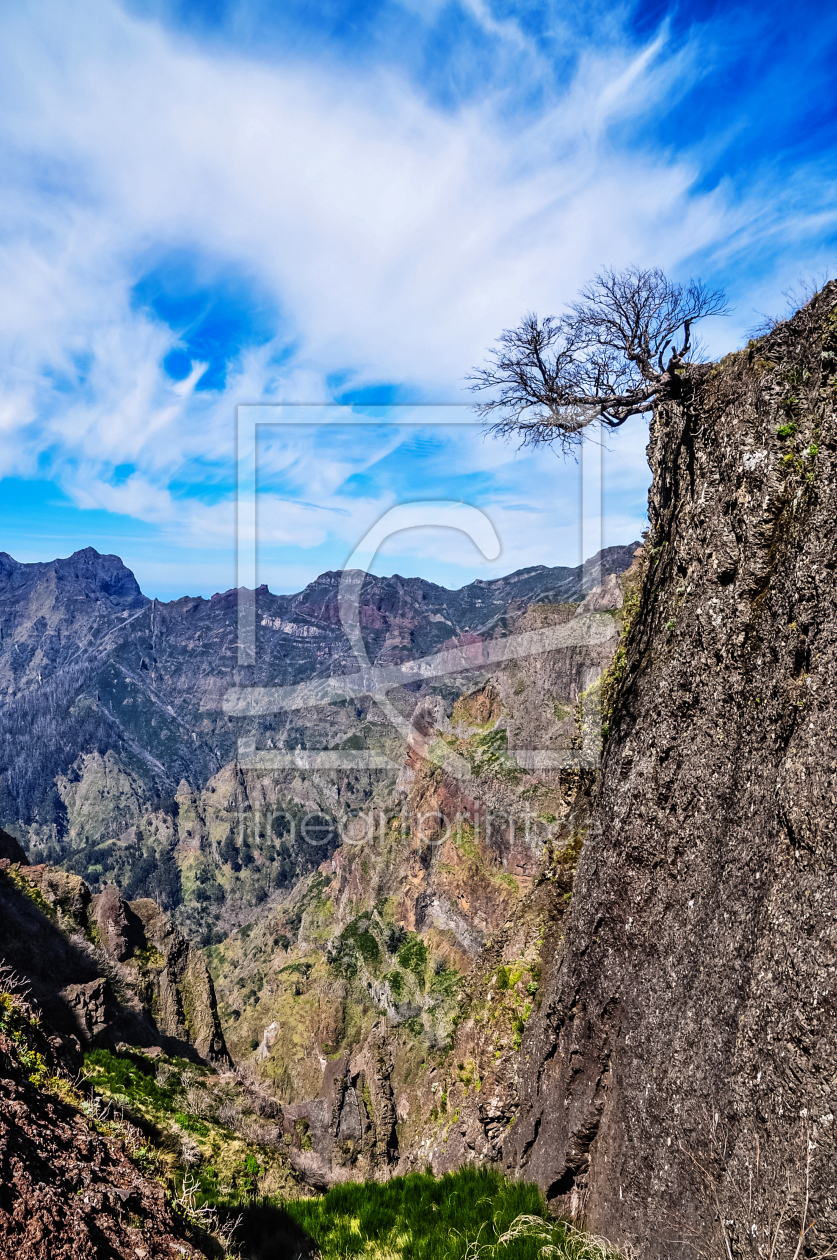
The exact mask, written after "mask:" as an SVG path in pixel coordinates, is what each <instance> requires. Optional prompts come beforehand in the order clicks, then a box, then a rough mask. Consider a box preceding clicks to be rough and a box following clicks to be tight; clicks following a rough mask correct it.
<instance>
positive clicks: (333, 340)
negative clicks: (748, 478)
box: [0, 0, 837, 599]
mask: <svg viewBox="0 0 837 1260" xmlns="http://www.w3.org/2000/svg"><path fill="white" fill-rule="evenodd" d="M834 64H837V9H835V8H834V7H833V6H827V5H824V4H822V3H817V4H816V5H815V4H813V3H805V2H804V0H803V2H802V3H797V4H795V5H788V4H786V3H782V4H780V3H778V2H777V0H759V2H758V3H755V2H754V0H745V2H744V3H741V4H738V5H736V4H734V3H729V2H727V3H725V4H723V5H721V4H720V3H717V4H716V3H709V2H703V0H699V2H698V3H693V4H689V5H685V4H682V5H681V4H665V3H657V2H653V3H646V4H642V3H641V4H624V5H621V4H603V3H595V2H593V0H590V2H586V0H578V2H574V3H573V4H568V3H552V2H551V0H531V2H526V0H520V2H519V3H514V2H510V0H504V2H499V0H498V2H496V3H492V2H491V0H445V2H443V0H421V2H420V3H419V0H374V2H373V0H368V2H366V3H361V2H354V3H352V2H350V0H323V2H322V3H318V4H316V5H313V4H310V3H306V2H305V0H283V3H282V4H276V3H275V2H271V3H268V2H267V0H265V2H264V3H259V2H257V0H242V2H240V3H237V2H234V0H229V2H227V0H205V2H203V3H201V2H200V0H188V2H187V0H183V2H182V3H177V2H176V0H133V2H129V0H123V2H122V3H119V2H118V0H75V3H73V4H70V3H69V2H68V0H27V3H25V4H22V5H5V6H2V8H0V209H2V213H0V287H1V288H2V291H3V301H2V303H0V434H2V441H0V550H4V551H7V552H9V553H10V554H11V555H13V556H14V557H15V558H16V559H18V560H23V561H31V560H47V559H51V558H53V557H55V556H57V555H67V554H69V553H70V552H72V551H73V550H75V549H77V548H81V547H85V546H88V545H92V546H94V547H96V548H97V549H98V550H100V551H103V552H115V553H116V554H119V555H120V556H122V558H123V559H124V560H125V562H126V563H127V564H129V565H130V567H131V568H132V569H133V570H134V572H135V573H136V574H137V577H138V579H139V581H140V584H141V586H142V588H143V590H145V591H146V592H147V593H148V594H150V595H155V596H158V597H160V598H165V599H168V598H175V597H177V596H179V595H184V594H189V595H195V594H203V595H210V594H212V593H213V592H214V591H216V590H225V589H228V588H229V587H232V586H234V585H236V583H237V581H238V576H239V573H238V569H237V554H238V553H237V547H236V486H237V476H238V472H239V471H240V470H239V469H238V467H237V459H238V454H239V453H240V445H239V444H238V443H239V438H238V428H237V416H238V414H239V413H238V411H237V409H238V408H239V407H240V406H241V405H242V404H270V405H275V406H276V408H277V410H276V416H277V423H276V424H275V425H271V426H266V427H265V428H264V430H263V431H260V438H259V447H258V461H259V471H258V485H259V509H258V521H259V526H258V580H259V581H265V582H267V583H268V585H269V586H270V587H271V589H272V590H275V591H292V590H298V589H301V588H302V587H303V586H304V585H305V584H306V583H307V582H308V581H310V580H312V579H313V578H314V577H315V576H316V575H317V574H318V573H319V572H321V571H323V570H325V569H335V568H340V567H343V566H344V565H345V564H346V563H347V562H348V560H349V558H350V557H351V556H352V554H353V553H354V552H355V550H356V548H357V547H358V546H359V545H360V544H361V542H362V539H363V537H364V536H365V534H366V533H367V531H368V530H369V529H370V528H371V527H372V526H373V525H374V524H375V522H376V521H378V520H379V519H380V518H381V517H382V516H383V515H384V514H385V513H386V512H387V511H389V510H390V509H391V508H393V506H395V505H397V504H399V503H405V502H412V501H415V500H434V501H436V500H439V501H441V500H445V501H449V500H456V501H460V500H461V501H462V502H466V503H468V504H471V505H473V506H474V507H476V508H478V509H479V510H480V511H482V512H484V513H485V514H486V515H487V516H488V518H489V519H490V521H491V523H492V526H493V528H494V530H495V532H496V535H497V538H498V540H499V547H498V549H497V553H496V554H493V555H492V556H491V557H486V556H485V555H484V554H483V553H482V552H481V551H480V549H479V547H477V546H476V545H475V544H474V543H473V542H472V541H470V540H469V539H468V538H467V537H466V536H465V535H463V534H461V533H456V532H455V531H450V530H441V529H431V528H424V529H421V530H418V529H416V530H412V531H403V530H402V531H401V532H400V533H399V534H397V535H394V536H393V537H392V538H390V539H388V540H387V541H386V542H385V543H384V545H383V546H382V547H381V549H380V551H379V553H378V555H377V558H376V560H375V561H374V567H375V569H376V571H378V572H387V573H388V572H400V573H402V574H405V575H421V576H424V577H427V578H430V579H432V580H434V581H440V582H443V583H444V584H445V585H447V586H453V587H457V586H461V585H462V584H463V583H465V582H468V581H471V580H473V579H474V578H476V577H483V578H485V577H493V576H499V575H500V574H501V573H506V572H510V571H512V570H514V569H517V568H521V567H525V566H527V565H530V564H575V563H578V562H579V560H580V559H581V552H582V550H583V549H584V546H585V543H584V540H583V539H582V537H581V530H580V523H579V514H580V509H579V501H580V481H581V477H582V469H581V468H580V467H579V465H577V464H576V463H574V462H573V461H569V462H566V461H564V460H563V459H562V458H561V457H560V456H558V455H557V454H556V453H555V452H554V451H552V450H549V449H542V450H540V451H536V452H531V451H518V450H517V449H516V448H515V447H514V446H513V445H508V444H505V443H502V442H498V441H497V440H496V439H494V438H491V437H486V436H485V434H484V433H483V432H482V430H481V429H480V427H479V425H478V424H477V423H476V417H474V416H473V414H472V413H466V412H465V411H464V408H466V407H467V406H468V404H469V403H470V402H471V401H472V395H471V394H470V393H469V391H468V385H467V380H466V377H467V376H468V374H469V372H470V371H471V370H472V368H473V366H474V365H477V364H479V363H481V362H482V361H483V360H484V357H485V353H486V350H487V348H488V347H490V346H491V345H492V343H493V342H494V340H495V338H496V337H497V335H498V334H499V332H500V331H501V330H502V329H503V328H505V327H509V326H513V325H515V324H516V323H517V322H518V321H519V319H520V317H521V316H522V315H523V314H524V313H525V312H527V311H530V310H534V311H536V312H537V313H539V314H541V315H547V314H557V313H559V312H560V311H561V309H562V308H563V306H564V305H565V304H566V303H567V302H569V301H571V300H572V299H573V297H574V296H575V294H576V292H577V290H578V288H579V287H580V286H581V285H582V284H583V283H584V282H585V281H586V280H588V279H589V278H590V277H591V275H593V274H594V273H595V271H596V270H598V269H600V268H601V267H603V266H613V267H621V266H625V265H628V264H630V263H633V264H637V265H641V266H652V265H653V266H660V267H662V268H663V269H664V270H665V271H666V272H667V274H669V275H670V276H671V277H672V278H674V279H677V280H682V281H687V280H688V279H689V278H691V277H700V278H701V279H703V280H704V281H706V282H708V283H709V284H711V285H713V286H714V285H718V286H721V287H723V288H724V289H725V290H726V292H727V294H728V296H729V300H730V303H731V305H732V307H733V312H732V314H731V316H729V317H728V318H726V319H723V320H721V319H716V320H714V321H711V322H707V324H706V325H704V328H703V339H704V342H705V345H706V352H707V354H709V355H711V356H719V355H722V354H724V353H726V352H727V351H729V350H731V349H734V348H735V347H736V346H738V345H741V344H742V343H743V342H745V341H746V339H747V336H748V333H749V331H750V330H751V329H752V328H753V327H754V326H755V325H757V324H759V323H760V322H761V321H762V320H763V318H764V317H765V316H766V315H776V314H781V313H783V312H785V311H786V309H787V307H788V302H789V301H790V300H792V299H791V298H789V297H788V294H789V293H790V291H792V290H793V289H795V288H797V289H798V287H799V286H800V284H804V283H805V282H808V281H814V282H818V281H821V280H822V279H823V278H824V277H825V276H827V275H834V274H835V273H837V195H835V194H836V193H837V145H836V144H835V142H837V102H836V101H835V86H834V76H833V65H834ZM301 403H304V404H331V405H333V406H332V409H331V411H329V412H328V413H321V412H320V411H319V410H318V409H316V408H315V409H314V410H317V414H318V415H319V416H320V420H319V421H318V423H317V424H316V425H313V426H312V425H308V424H306V422H305V421H304V420H303V421H300V420H299V416H298V413H296V412H295V413H293V414H294V415H295V416H296V421H295V422H294V423H290V422H288V416H290V415H291V413H290V412H289V411H288V410H287V408H286V409H285V410H283V409H282V408H283V406H284V405H287V404H301ZM438 404H445V405H447V406H448V407H449V408H451V409H452V410H451V411H450V413H449V415H450V417H455V420H454V419H451V423H449V424H446V423H439V422H438V419H439V415H441V414H442V413H440V412H438V411H435V412H434V411H433V406H432V405H438ZM311 414H312V415H313V414H314V413H313V411H312V413H311ZM431 415H433V416H434V417H435V419H434V420H433V422H430V421H429V420H428V417H430V416H431ZM461 415H467V416H468V417H469V421H468V423H464V424H463V423H461V422H460V416H461ZM324 416H325V419H324V418H323V417H324ZM330 416H333V417H334V418H335V421H334V422H330V421H329V420H328V417H330ZM347 416H348V417H349V418H350V420H351V423H349V424H346V423H344V418H345V417H347ZM283 417H284V419H283ZM471 420H473V423H472V422H471ZM646 441H647V430H646V428H645V425H644V423H643V422H642V421H640V420H636V421H632V422H630V423H629V424H628V425H627V426H625V428H624V429H623V430H622V431H620V432H619V433H617V434H614V435H612V436H610V437H609V438H608V442H607V448H606V449H605V451H604V452H603V467H604V499H603V501H604V511H603V519H602V523H601V530H600V537H601V540H602V542H603V543H604V544H605V545H611V544H614V543H626V542H630V541H632V540H633V539H635V538H637V537H638V536H639V534H640V531H641V530H642V528H643V523H644V513H645V503H646V496H647V487H648V481H649V471H648V467H647V464H646V462H645V456H644V448H645V443H646ZM585 537H586V538H589V537H590V535H589V534H587V535H585Z"/></svg>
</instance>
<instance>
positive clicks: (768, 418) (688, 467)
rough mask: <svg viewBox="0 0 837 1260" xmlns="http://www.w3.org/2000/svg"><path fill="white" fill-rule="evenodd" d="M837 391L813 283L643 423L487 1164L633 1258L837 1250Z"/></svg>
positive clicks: (834, 335) (824, 301) (835, 305)
mask: <svg viewBox="0 0 837 1260" xmlns="http://www.w3.org/2000/svg"><path fill="white" fill-rule="evenodd" d="M835 367H837V285H835V284H834V283H831V284H829V285H828V286H827V287H826V289H825V290H823V292H822V293H820V294H819V295H818V297H817V298H815V299H814V301H813V302H812V303H811V304H810V305H809V306H807V307H806V308H804V309H803V310H802V311H800V312H799V313H798V314H797V315H796V316H795V317H794V318H793V319H792V320H791V321H789V322H788V323H786V324H783V325H780V326H778V327H777V328H776V329H775V330H774V331H773V332H772V333H770V334H769V335H768V336H766V337H764V338H762V339H761V340H759V341H757V342H751V343H750V345H749V346H748V347H747V349H745V350H743V351H741V352H740V353H738V354H735V355H730V356H728V357H727V358H726V359H725V360H723V362H721V363H720V364H719V365H717V366H715V367H713V368H712V369H706V370H705V371H704V372H703V374H702V376H701V378H700V379H699V381H698V382H697V383H696V385H695V388H694V390H693V391H692V392H690V394H689V396H688V397H687V398H686V399H684V400H683V402H682V403H679V404H677V405H675V404H669V405H666V406H664V407H661V408H660V409H659V410H658V412H657V414H656V416H655V418H654V422H653V427H652V433H651V442H650V447H649V453H650V459H651V464H652V467H653V471H654V484H653V488H652V491H651V497H650V520H651V525H652V528H651V532H650V535H649V538H648V541H647V544H646V547H645V556H644V566H645V569H644V579H643V582H642V587H641V597H640V599H639V604H638V608H637V609H636V611H635V613H634V615H633V619H632V624H631V626H630V631H629V633H628V635H627V637H626V639H625V640H624V643H623V648H624V659H622V658H623V653H622V652H620V654H619V655H618V656H617V664H616V666H615V667H614V671H613V673H612V674H611V678H610V682H609V684H608V683H606V685H605V688H604V694H605V700H606V704H607V703H609V697H610V696H613V695H614V693H615V703H614V704H613V710H612V713H611V714H609V715H608V714H607V713H606V715H605V716H606V719H607V721H608V725H609V735H608V738H607V741H606V746H605V755H604V763H603V771H602V776H601V782H600V785H599V788H598V790H597V796H596V799H595V802H594V807H593V815H594V817H593V821H594V824H595V825H594V827H593V828H592V829H591V832H590V836H591V838H590V839H589V840H588V841H587V842H586V843H585V845H584V848H583V851H582V854H581V859H580V863H579V867H578V873H577V879H576V885H575V893H574V896H573V902H572V907H571V910H570V913H569V915H568V917H567V922H566V937H565V941H564V944H563V946H562V947H561V948H560V949H558V951H557V952H556V953H555V955H554V958H553V959H552V961H551V964H550V968H549V972H548V977H547V989H546V995H545V998H544V1003H543V1006H542V1008H541V1011H540V1012H539V1014H538V1015H537V1016H536V1017H534V1018H533V1019H532V1020H531V1021H530V1024H529V1027H528V1029H527V1033H526V1036H525V1038H524V1041H523V1046H522V1051H523V1054H524V1056H525V1058H526V1059H527V1064H526V1066H525V1067H524V1068H523V1106H522V1112H521V1116H520V1118H519V1120H518V1123H517V1124H516V1125H515V1126H514V1128H513V1129H512V1131H511V1133H510V1135H509V1136H508V1138H507V1140H506V1144H505V1157H506V1159H507V1161H508V1163H509V1165H510V1166H511V1167H512V1168H514V1169H515V1170H516V1171H517V1173H518V1174H519V1175H522V1176H525V1177H533V1178H536V1179H537V1180H538V1181H539V1182H540V1183H541V1184H542V1185H543V1186H544V1187H545V1188H546V1190H547V1193H548V1194H549V1196H550V1198H552V1199H553V1200H554V1202H555V1205H556V1207H558V1208H560V1209H561V1210H565V1211H567V1210H568V1211H571V1212H583V1213H584V1215H585V1216H586V1218H587V1220H588V1222H589V1223H590V1224H591V1225H592V1226H593V1227H594V1228H595V1229H596V1230H599V1231H601V1232H602V1233H604V1234H605V1235H608V1236H610V1237H613V1238H615V1239H619V1238H622V1239H631V1240H633V1241H634V1242H637V1243H639V1244H640V1245H641V1246H642V1247H643V1249H644V1250H643V1254H646V1253H647V1254H650V1255H667V1256H674V1255H680V1254H684V1255H685V1254H686V1253H687V1252H689V1253H690V1254H691V1253H692V1251H693V1247H694V1246H695V1245H698V1246H704V1247H710V1246H714V1245H717V1247H718V1249H719V1251H718V1254H721V1253H722V1252H723V1253H726V1252H727V1244H728V1245H729V1251H730V1253H731V1254H733V1255H741V1254H750V1252H751V1250H752V1251H753V1254H756V1252H755V1250H753V1248H754V1247H755V1242H754V1240H756V1242H757V1243H758V1244H759V1245H761V1244H762V1243H764V1242H765V1240H769V1238H770V1237H771V1236H772V1234H776V1236H777V1237H778V1243H777V1248H776V1254H779V1255H788V1256H790V1255H794V1254H799V1253H797V1252H796V1251H795V1248H796V1246H797V1242H798V1238H799V1232H800V1229H808V1228H809V1227H811V1222H812V1221H815V1224H814V1225H813V1227H811V1228H810V1232H809V1233H808V1234H807V1236H806V1237H807V1242H806V1247H807V1248H808V1249H809V1250H806V1251H805V1254H811V1255H814V1254H824V1252H823V1250H822V1248H823V1247H826V1246H827V1245H829V1244H830V1245H831V1246H833V1245H834V1239H835V1237H837V1177H835V1171H836V1170H837V1166H836V1165H835V1159H834V1137H833V1131H834V1125H835V1121H834V1116H835V1114H837V1105H835V1104H837V1097H835V1094H837V1055H835V1048H834V1047H835V1032H837V1019H836V1018H835V1016H837V850H835V843H834V834H835V822H836V821H837V803H836V802H837V782H835V770H837V685H835V677H837V673H836V672H835V671H837V591H836V590H835V581H834V571H835V566H837V546H835V519H837V375H835ZM806 1177H807V1179H808V1182H809V1186H810V1202H809V1203H808V1205H807V1208H806V1203H805V1199H806V1190H805V1183H806ZM777 1231H778V1233H777ZM724 1233H726V1236H727V1237H726V1240H724V1238H723V1237H722V1236H721V1235H722V1234H724ZM713 1240H714V1241H713ZM759 1254H761V1253H759Z"/></svg>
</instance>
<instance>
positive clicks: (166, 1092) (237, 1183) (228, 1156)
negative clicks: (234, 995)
mask: <svg viewBox="0 0 837 1260" xmlns="http://www.w3.org/2000/svg"><path fill="white" fill-rule="evenodd" d="M83 1074H84V1077H85V1078H86V1080H87V1082H88V1083H89V1085H90V1086H92V1087H93V1089H94V1090H95V1091H96V1094H97V1095H99V1096H100V1097H101V1098H103V1099H104V1100H105V1102H108V1101H109V1102H112V1103H113V1104H114V1105H115V1106H116V1107H118V1108H119V1109H120V1110H121V1112H122V1113H123V1115H124V1117H125V1119H126V1120H127V1121H129V1122H130V1123H131V1124H133V1125H135V1126H137V1127H138V1128H139V1129H140V1131H141V1132H142V1133H143V1134H144V1136H145V1145H144V1146H143V1147H142V1151H143V1154H142V1156H141V1157H140V1162H141V1163H142V1162H143V1160H144V1163H143V1167H146V1166H147V1171H149V1172H151V1173H152V1174H153V1175H155V1176H157V1177H158V1178H159V1179H160V1180H161V1181H163V1182H164V1183H165V1184H166V1185H167V1186H168V1188H169V1192H170V1194H171V1196H172V1198H173V1201H174V1202H179V1201H180V1200H182V1199H183V1198H184V1195H185V1196H186V1198H187V1199H188V1201H189V1212H190V1213H191V1215H192V1216H194V1217H195V1219H196V1220H198V1219H199V1218H200V1213H201V1211H202V1210H204V1209H205V1210H210V1209H214V1208H217V1207H223V1206H231V1205H235V1204H246V1203H249V1202H250V1201H251V1199H252V1196H253V1195H254V1194H256V1193H257V1192H270V1193H274V1194H275V1193H280V1192H281V1193H283V1194H287V1193H288V1190H289V1188H290V1187H291V1186H292V1185H294V1181H293V1178H292V1176H291V1174H290V1173H289V1171H288V1167H287V1159H286V1155H285V1152H284V1151H283V1150H281V1149H277V1148H276V1147H275V1146H271V1145H268V1143H267V1142H266V1141H265V1142H260V1141H259V1140H258V1133H257V1131H256V1130H257V1128H258V1120H257V1118H256V1116H254V1115H252V1114H250V1107H249V1105H248V1104H249V1100H248V1098H247V1096H246V1094H245V1093H244V1091H243V1090H242V1089H241V1086H240V1085H239V1084H238V1083H237V1082H236V1083H234V1082H233V1081H232V1080H230V1079H225V1078H221V1077H218V1076H216V1075H215V1074H214V1073H212V1072H211V1070H210V1069H208V1068H206V1067H202V1066H200V1065H198V1064H194V1063H191V1062H189V1061H188V1060H186V1059H169V1058H166V1057H164V1058H162V1059H160V1058H158V1059H156V1060H153V1059H150V1058H149V1057H148V1056H147V1055H144V1054H143V1053H142V1052H141V1051H138V1050H133V1051H131V1052H130V1053H126V1054H112V1053H111V1052H110V1051H109V1050H103V1049H95V1050H90V1051H88V1053H87V1054H86V1055H85V1057H84V1067H83ZM239 1129H243V1130H244V1133H245V1134H246V1136H244V1135H243V1134H242V1133H241V1132H239Z"/></svg>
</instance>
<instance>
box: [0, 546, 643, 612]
mask: <svg viewBox="0 0 837 1260" xmlns="http://www.w3.org/2000/svg"><path fill="white" fill-rule="evenodd" d="M638 546H641V543H640V541H639V540H638V539H633V540H632V541H631V542H626V543H611V544H609V545H608V546H606V547H602V548H601V550H600V551H597V552H594V554H593V555H592V556H587V557H586V558H585V559H584V560H582V561H580V562H579V563H578V564H551V565H550V564H530V565H523V566H522V567H521V568H519V569H512V570H510V571H509V572H508V573H503V574H501V575H500V576H498V577H492V578H479V577H477V578H472V579H471V581H470V582H463V583H462V585H461V586H444V584H443V583H440V582H434V581H433V580H432V579H431V578H427V577H424V576H423V575H422V574H418V573H417V574H404V573H397V572H396V573H375V572H372V571H369V570H367V569H356V570H354V572H357V573H364V574H366V576H368V577H374V578H378V579H379V580H380V581H382V582H392V581H394V580H395V579H396V578H398V579H400V580H401V581H404V582H413V581H414V582H426V583H427V584H428V585H429V586H438V587H440V589H442V590H446V591H451V592H452V593H456V592H458V591H461V590H464V589H465V587H467V586H473V585H474V584H475V583H476V582H483V583H486V584H491V583H494V582H502V581H505V580H506V579H507V578H511V577H516V576H517V575H518V574H522V573H533V572H535V571H536V570H543V571H544V572H550V571H552V570H555V569H566V570H573V569H581V568H583V567H584V565H585V564H588V563H590V562H591V561H593V560H595V559H596V558H597V557H598V556H599V555H605V554H606V553H607V552H609V551H613V550H615V549H617V548H622V547H638ZM90 551H92V552H94V553H95V555H96V556H97V557H98V558H99V559H102V560H118V561H119V563H120V564H121V565H122V566H123V568H125V569H127V570H128V572H129V573H130V574H131V575H132V577H133V578H134V580H135V581H136V583H137V586H138V587H139V589H140V593H141V594H142V595H143V596H144V597H145V598H146V599H148V600H151V601H152V602H153V601H156V602H157V603H158V604H176V603H177V602H178V601H179V600H181V599H201V600H204V601H207V602H208V601H209V600H212V599H214V598H215V596H217V595H230V594H232V593H233V592H234V591H237V590H253V589H254V588H253V587H246V586H229V587H226V588H225V589H224V590H220V589H219V590H216V591H213V592H212V594H211V595H201V594H183V595H175V596H173V597H172V598H171V599H160V598H159V597H158V596H156V595H148V594H147V592H146V591H145V590H144V588H143V585H142V582H141V581H140V580H139V578H138V577H137V575H136V572H135V571H134V569H133V568H132V567H131V565H130V564H128V563H127V562H126V561H125V560H124V559H123V558H122V556H120V555H119V554H118V553H117V552H115V551H99V550H98V548H96V547H94V546H93V545H92V544H90V543H88V544H87V546H85V547H78V548H76V550H75V551H72V552H70V554H69V555H68V556H50V558H49V559H47V560H18V559H17V557H16V556H13V555H12V554H11V552H9V551H7V550H6V548H5V547H0V557H3V556H5V557H6V558H7V559H9V560H11V561H12V563H13V564H16V565H19V566H21V567H31V568H35V567H40V566H46V567H48V566H49V565H51V564H57V563H60V562H66V561H68V560H72V559H73V557H74V556H79V555H83V554H84V553H85V552H90ZM347 572H352V570H350V569H324V570H323V571H322V572H320V573H318V574H317V575H316V576H315V577H313V578H311V580H310V581H308V582H306V583H305V584H304V585H303V586H301V587H299V588H298V589H295V590H291V591H275V590H271V589H270V587H269V586H268V584H267V583H266V582H262V583H260V584H259V586H258V587H256V588H255V589H256V590H267V592H268V594H269V595H273V596H276V597H277V598H280V597H292V596H294V595H301V594H302V592H303V591H305V590H307V588H308V587H309V586H312V585H313V584H314V583H315V582H318V581H319V580H320V578H323V577H328V576H329V575H330V574H332V573H334V574H337V573H347Z"/></svg>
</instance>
